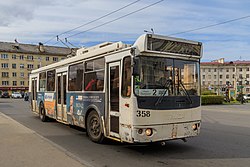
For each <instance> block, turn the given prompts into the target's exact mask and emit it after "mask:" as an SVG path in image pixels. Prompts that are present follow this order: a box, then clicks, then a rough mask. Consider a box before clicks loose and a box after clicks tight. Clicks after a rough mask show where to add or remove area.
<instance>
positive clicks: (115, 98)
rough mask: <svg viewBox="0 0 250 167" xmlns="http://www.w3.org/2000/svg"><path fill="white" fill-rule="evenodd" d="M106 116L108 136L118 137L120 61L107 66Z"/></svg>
mask: <svg viewBox="0 0 250 167" xmlns="http://www.w3.org/2000/svg"><path fill="white" fill-rule="evenodd" d="M108 78H109V80H108V82H109V83H108V99H109V100H108V103H109V104H108V113H109V114H108V118H109V121H108V122H109V128H108V129H109V134H110V136H114V137H118V138H119V137H120V135H119V124H120V121H119V117H120V112H119V100H120V99H119V97H120V91H119V85H120V62H115V63H110V64H109V66H108Z"/></svg>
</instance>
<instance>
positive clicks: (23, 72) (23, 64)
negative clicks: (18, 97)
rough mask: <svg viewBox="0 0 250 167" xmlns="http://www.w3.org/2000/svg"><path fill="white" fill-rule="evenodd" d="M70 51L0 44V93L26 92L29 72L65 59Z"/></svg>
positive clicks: (58, 48)
mask: <svg viewBox="0 0 250 167" xmlns="http://www.w3.org/2000/svg"><path fill="white" fill-rule="evenodd" d="M69 54H71V49H68V48H63V47H54V46H53V47H52V46H44V45H43V44H41V43H39V45H30V44H21V43H17V42H16V43H9V42H0V56H1V57H0V65H1V66H0V93H1V92H3V91H8V92H9V94H11V93H12V92H27V91H28V78H29V74H30V72H31V70H33V69H37V68H40V67H42V66H46V65H48V64H51V63H54V62H57V61H60V60H62V59H65V58H67V55H69Z"/></svg>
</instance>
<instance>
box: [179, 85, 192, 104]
mask: <svg viewBox="0 0 250 167" xmlns="http://www.w3.org/2000/svg"><path fill="white" fill-rule="evenodd" d="M179 83H180V85H181V86H182V88H183V90H184V92H185V94H186V96H187V97H188V101H189V103H190V104H192V103H193V102H192V99H191V97H190V95H189V93H188V92H187V89H186V88H185V86H184V85H183V83H182V82H181V81H179Z"/></svg>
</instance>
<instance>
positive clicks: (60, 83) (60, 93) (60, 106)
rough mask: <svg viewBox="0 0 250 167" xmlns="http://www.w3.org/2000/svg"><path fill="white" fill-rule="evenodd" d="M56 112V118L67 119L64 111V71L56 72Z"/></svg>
mask: <svg viewBox="0 0 250 167" xmlns="http://www.w3.org/2000/svg"><path fill="white" fill-rule="evenodd" d="M56 92H57V112H56V118H57V120H60V121H67V113H66V73H59V74H57V91H56Z"/></svg>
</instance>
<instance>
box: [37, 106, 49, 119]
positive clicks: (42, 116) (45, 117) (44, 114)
mask: <svg viewBox="0 0 250 167" xmlns="http://www.w3.org/2000/svg"><path fill="white" fill-rule="evenodd" d="M39 117H40V119H41V121H42V122H46V121H47V120H48V117H47V116H46V113H45V108H44V105H43V104H40V108H39Z"/></svg>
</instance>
